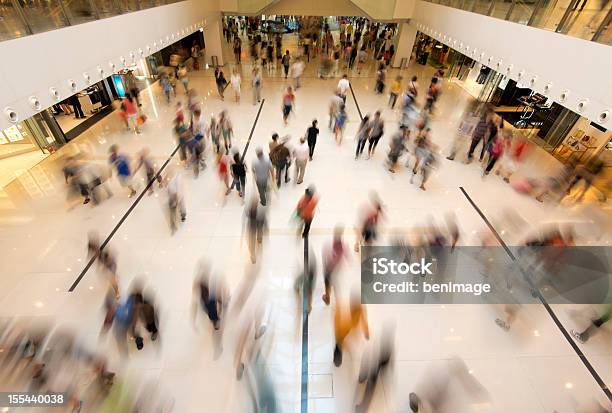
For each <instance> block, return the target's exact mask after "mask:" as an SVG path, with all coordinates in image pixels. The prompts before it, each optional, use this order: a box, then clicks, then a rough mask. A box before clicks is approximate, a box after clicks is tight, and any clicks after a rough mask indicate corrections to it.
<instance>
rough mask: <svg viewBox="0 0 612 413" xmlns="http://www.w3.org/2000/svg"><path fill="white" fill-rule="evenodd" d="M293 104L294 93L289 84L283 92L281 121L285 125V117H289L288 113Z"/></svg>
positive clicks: (291, 110) (291, 109)
mask: <svg viewBox="0 0 612 413" xmlns="http://www.w3.org/2000/svg"><path fill="white" fill-rule="evenodd" d="M294 105H295V95H294V94H293V89H292V88H291V86H289V87H287V90H286V91H285V94H284V95H283V122H285V126H287V123H288V122H287V119H288V118H289V114H290V113H291V112H293V110H294V109H293V107H294Z"/></svg>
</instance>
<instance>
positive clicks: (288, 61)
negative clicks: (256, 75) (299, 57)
mask: <svg viewBox="0 0 612 413" xmlns="http://www.w3.org/2000/svg"><path fill="white" fill-rule="evenodd" d="M281 63H282V64H283V69H284V70H285V79H287V76H289V66H290V65H291V55H290V54H289V50H287V51H286V52H285V54H284V55H283V58H282V60H281Z"/></svg>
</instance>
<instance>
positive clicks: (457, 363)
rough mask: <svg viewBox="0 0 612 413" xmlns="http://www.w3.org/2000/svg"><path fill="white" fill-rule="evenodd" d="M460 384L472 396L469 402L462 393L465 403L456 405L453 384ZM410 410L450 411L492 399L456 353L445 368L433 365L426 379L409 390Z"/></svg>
mask: <svg viewBox="0 0 612 413" xmlns="http://www.w3.org/2000/svg"><path fill="white" fill-rule="evenodd" d="M454 384H458V385H459V386H460V388H461V389H462V390H463V391H464V393H466V395H467V396H468V397H469V404H468V402H466V401H465V398H464V397H462V398H461V399H459V400H463V401H464V403H465V404H464V405H457V402H458V401H459V400H457V398H456V397H455V398H452V397H451V395H452V394H453V393H452V392H451V389H452V388H456V387H455V386H453V385H454ZM409 398H410V410H411V411H412V412H415V413H416V412H435V413H443V412H451V411H453V412H454V411H461V410H463V408H464V407H465V408H468V407H470V406H475V405H478V404H479V403H485V402H489V401H490V396H489V393H488V392H487V390H486V389H485V388H484V387H483V386H482V384H480V382H478V380H476V378H475V377H474V375H473V374H471V370H468V367H467V365H466V364H465V362H464V361H463V360H462V359H460V358H458V357H454V358H452V359H450V360H448V361H446V362H445V365H444V367H443V368H439V367H438V368H435V369H430V371H429V372H427V375H426V377H425V379H424V380H423V381H422V383H421V384H420V385H419V386H418V387H417V390H416V392H413V393H410V397H409ZM449 401H452V402H453V405H454V408H453V410H449V409H448V408H447V407H446V406H448V402H449Z"/></svg>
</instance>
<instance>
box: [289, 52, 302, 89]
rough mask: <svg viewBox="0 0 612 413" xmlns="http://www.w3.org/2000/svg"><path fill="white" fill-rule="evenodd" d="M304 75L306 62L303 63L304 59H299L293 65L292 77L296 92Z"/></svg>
mask: <svg viewBox="0 0 612 413" xmlns="http://www.w3.org/2000/svg"><path fill="white" fill-rule="evenodd" d="M302 73H304V62H303V61H302V59H300V58H298V59H296V60H295V62H293V64H292V65H291V76H292V77H293V81H294V83H295V89H296V90H297V89H299V88H300V79H301V78H302Z"/></svg>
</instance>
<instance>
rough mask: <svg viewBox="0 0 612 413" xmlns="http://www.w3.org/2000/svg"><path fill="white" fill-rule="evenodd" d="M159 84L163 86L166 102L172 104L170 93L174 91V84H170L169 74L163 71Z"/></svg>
mask: <svg viewBox="0 0 612 413" xmlns="http://www.w3.org/2000/svg"><path fill="white" fill-rule="evenodd" d="M159 84H160V86H161V88H162V91H163V92H164V95H165V96H166V102H167V103H168V104H170V93H171V92H172V85H171V84H170V79H169V78H168V75H167V74H165V73H163V74H162V75H161V79H160V81H159Z"/></svg>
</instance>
